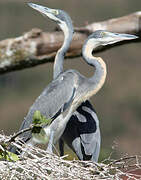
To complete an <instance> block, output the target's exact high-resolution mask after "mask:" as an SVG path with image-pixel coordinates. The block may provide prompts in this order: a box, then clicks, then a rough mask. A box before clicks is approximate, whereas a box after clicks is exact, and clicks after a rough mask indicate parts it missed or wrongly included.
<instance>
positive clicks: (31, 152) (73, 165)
mask: <svg viewBox="0 0 141 180" xmlns="http://www.w3.org/2000/svg"><path fill="white" fill-rule="evenodd" d="M10 138H11V137H6V136H5V135H3V134H0V151H3V150H4V148H3V146H2V145H3V144H4V143H7V142H9V139H10ZM11 144H12V145H14V146H17V147H18V148H19V149H22V151H23V152H24V153H23V155H20V156H19V160H17V161H15V162H14V161H5V160H2V159H1V160H0V179H4V180H7V179H8V180H9V179H10V180H19V179H20V180H25V179H30V180H32V179H33V180H35V179H36V180H48V179H49V180H50V179H51V180H65V179H67V180H71V179H73V180H74V179H77V180H87V179H88V180H89V179H92V180H94V179H95V180H97V179H98V180H99V179H106V180H110V179H117V180H118V179H122V178H123V177H124V178H126V179H141V164H140V157H139V156H130V157H123V158H120V159H118V160H110V159H108V163H107V164H105V163H104V162H103V163H93V162H90V161H79V160H73V161H68V160H65V159H64V158H65V156H64V157H58V156H57V155H55V154H49V153H47V152H46V151H44V150H42V149H40V148H38V147H29V146H26V145H24V146H22V147H21V146H20V145H19V144H18V143H16V142H11ZM6 151H7V150H6ZM139 172H140V175H139Z"/></svg>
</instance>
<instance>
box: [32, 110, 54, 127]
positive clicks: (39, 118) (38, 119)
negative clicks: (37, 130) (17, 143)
mask: <svg viewBox="0 0 141 180" xmlns="http://www.w3.org/2000/svg"><path fill="white" fill-rule="evenodd" d="M51 121H52V119H46V117H45V116H43V115H42V114H41V112H40V111H38V110H37V111H35V112H34V115H33V124H35V125H39V124H41V125H49V124H50V123H51Z"/></svg>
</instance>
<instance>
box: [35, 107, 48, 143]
mask: <svg viewBox="0 0 141 180" xmlns="http://www.w3.org/2000/svg"><path fill="white" fill-rule="evenodd" d="M51 121H52V119H46V117H45V116H43V115H42V114H41V112H40V111H38V110H37V111H35V112H34V115H33V125H34V127H33V129H32V136H33V138H34V140H35V141H36V142H37V143H42V144H45V143H47V142H48V140H49V137H47V135H46V132H45V130H44V126H48V125H49V124H50V123H51Z"/></svg>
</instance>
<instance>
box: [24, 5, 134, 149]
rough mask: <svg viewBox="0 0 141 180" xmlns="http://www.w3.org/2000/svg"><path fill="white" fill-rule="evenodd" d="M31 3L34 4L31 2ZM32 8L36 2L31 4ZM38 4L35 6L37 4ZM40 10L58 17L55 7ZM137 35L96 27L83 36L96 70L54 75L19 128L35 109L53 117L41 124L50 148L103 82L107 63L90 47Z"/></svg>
mask: <svg viewBox="0 0 141 180" xmlns="http://www.w3.org/2000/svg"><path fill="white" fill-rule="evenodd" d="M30 5H33V4H30ZM34 8H35V5H34ZM36 8H37V6H36ZM42 10H43V11H42V13H43V12H44V14H46V13H47V12H48V13H49V14H50V17H52V16H54V18H57V17H58V16H59V15H60V14H59V11H58V10H53V11H50V9H48V8H43V9H42ZM134 38H136V36H133V35H127V34H115V33H110V32H106V31H96V32H95V33H93V34H92V35H91V36H89V38H88V39H87V40H86V42H85V44H84V46H83V49H82V53H83V57H84V60H85V61H86V62H87V63H88V64H89V65H92V66H94V67H95V73H94V75H93V76H92V77H91V78H86V77H84V76H83V75H81V74H80V73H79V72H77V71H76V70H68V71H65V72H63V73H61V74H60V75H59V76H58V77H57V78H55V79H54V80H53V81H52V82H51V83H50V84H49V85H48V86H47V87H46V88H45V90H44V91H43V92H42V93H41V95H40V96H39V97H38V98H37V99H36V101H35V103H34V104H33V105H32V106H31V108H30V110H29V112H28V114H27V116H26V117H25V120H24V121H23V124H22V126H21V129H24V128H26V127H29V125H30V124H31V123H32V117H33V114H34V112H35V111H36V110H39V111H40V112H41V113H42V114H43V115H44V116H46V118H47V119H48V118H52V119H54V120H53V121H52V123H51V124H50V125H49V126H47V127H44V129H45V131H46V135H47V136H48V137H50V136H51V137H50V139H52V142H50V144H49V147H50V148H49V149H50V151H52V143H56V141H58V139H59V138H60V137H61V135H62V133H63V131H64V129H65V127H66V124H67V122H68V121H69V118H70V117H71V115H72V114H73V112H74V111H75V110H76V109H77V108H78V107H79V106H80V104H81V103H82V102H85V101H86V100H87V99H89V98H90V97H91V96H93V95H94V94H96V93H97V92H98V91H99V90H100V88H101V87H102V86H103V84H104V82H105V78H106V65H105V63H104V61H103V60H102V59H101V58H98V57H97V58H96V57H93V56H92V50H93V49H94V48H95V47H98V46H100V45H107V44H112V43H116V42H119V41H122V40H128V39H134ZM22 136H23V140H24V141H25V142H26V141H28V140H29V139H30V141H33V140H34V139H33V138H31V133H29V132H28V133H24V134H23V135H22Z"/></svg>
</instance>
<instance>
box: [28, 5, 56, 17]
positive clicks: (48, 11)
mask: <svg viewBox="0 0 141 180" xmlns="http://www.w3.org/2000/svg"><path fill="white" fill-rule="evenodd" d="M27 4H28V5H29V6H30V7H32V8H33V9H35V10H37V11H39V12H40V13H41V14H43V15H46V16H50V14H52V15H55V14H56V10H54V9H50V8H48V7H45V6H41V5H37V4H34V3H27Z"/></svg>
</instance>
